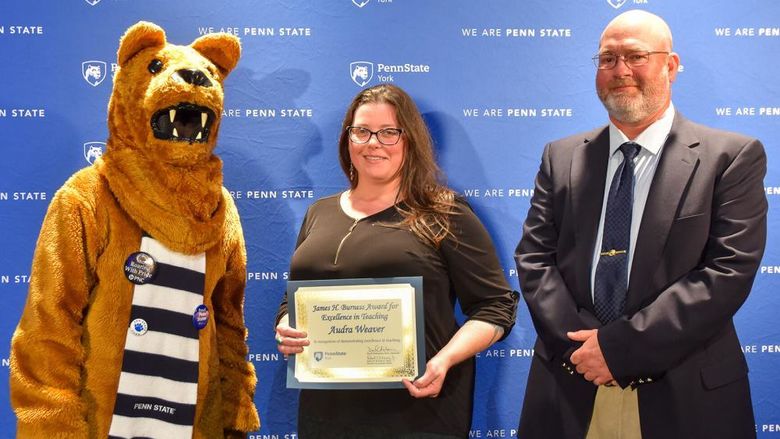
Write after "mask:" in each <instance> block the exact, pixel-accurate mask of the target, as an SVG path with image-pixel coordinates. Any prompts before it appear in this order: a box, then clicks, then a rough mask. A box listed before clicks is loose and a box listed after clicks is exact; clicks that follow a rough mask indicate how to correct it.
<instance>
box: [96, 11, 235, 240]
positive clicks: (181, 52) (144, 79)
mask: <svg viewBox="0 0 780 439" xmlns="http://www.w3.org/2000/svg"><path fill="white" fill-rule="evenodd" d="M240 56H241V46H240V44H239V42H238V38H236V37H235V36H233V35H228V34H224V33H219V34H209V35H204V36H202V37H200V38H198V39H196V40H195V41H193V43H192V44H190V45H189V46H177V45H173V44H169V43H168V42H167V41H166V39H165V32H164V31H163V30H162V29H161V28H160V27H159V26H157V25H155V24H152V23H147V22H140V23H137V24H135V25H133V26H131V27H130V28H129V29H128V30H127V32H125V35H124V36H123V37H122V40H121V41H120V43H119V51H118V53H117V61H118V64H119V71H118V72H117V73H116V76H115V77H114V89H113V92H112V93H111V102H110V103H109V105H108V130H109V133H108V141H107V142H106V152H105V154H104V155H103V156H102V157H101V158H99V159H97V160H96V161H95V165H94V166H95V167H96V168H97V169H98V172H100V173H101V174H102V175H103V176H105V178H106V179H107V181H108V184H109V186H110V188H111V192H113V194H114V195H115V196H116V198H117V200H119V203H120V204H121V206H122V207H123V209H124V210H125V211H126V212H127V214H128V215H129V216H130V217H131V218H132V219H133V220H134V221H135V222H136V223H137V224H138V225H139V226H140V227H141V229H142V230H143V231H144V232H146V233H148V234H150V235H151V236H153V237H154V238H155V239H157V240H159V241H161V242H162V243H164V244H165V245H166V246H168V247H169V248H171V249H173V250H176V251H179V252H184V253H196V252H200V251H203V250H204V249H207V248H209V247H210V246H212V245H214V244H215V243H216V242H217V241H218V240H219V239H220V237H221V236H222V227H223V224H224V219H225V200H224V198H223V197H224V196H225V194H224V193H223V188H222V161H221V160H220V159H219V157H217V156H216V155H215V154H214V153H213V151H214V147H215V146H216V141H217V132H218V131H219V125H220V116H221V115H222V106H223V97H224V95H223V90H222V86H223V82H224V80H225V77H226V76H227V75H228V73H230V71H231V70H233V68H234V67H235V66H236V63H237V62H238V59H239V57H240ZM227 196H229V195H227Z"/></svg>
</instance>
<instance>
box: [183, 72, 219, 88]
mask: <svg viewBox="0 0 780 439" xmlns="http://www.w3.org/2000/svg"><path fill="white" fill-rule="evenodd" d="M176 75H178V76H179V77H180V78H181V79H183V80H184V82H186V83H187V84H192V85H197V86H200V87H211V81H210V80H209V78H208V77H207V76H206V75H205V74H204V73H203V72H201V71H200V70H194V69H182V70H179V71H177V72H176Z"/></svg>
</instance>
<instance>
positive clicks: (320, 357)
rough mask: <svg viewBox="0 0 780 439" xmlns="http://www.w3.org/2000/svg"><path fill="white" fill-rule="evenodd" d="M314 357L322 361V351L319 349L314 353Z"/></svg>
mask: <svg viewBox="0 0 780 439" xmlns="http://www.w3.org/2000/svg"><path fill="white" fill-rule="evenodd" d="M314 359H315V360H317V361H322V352H320V351H317V352H315V353H314Z"/></svg>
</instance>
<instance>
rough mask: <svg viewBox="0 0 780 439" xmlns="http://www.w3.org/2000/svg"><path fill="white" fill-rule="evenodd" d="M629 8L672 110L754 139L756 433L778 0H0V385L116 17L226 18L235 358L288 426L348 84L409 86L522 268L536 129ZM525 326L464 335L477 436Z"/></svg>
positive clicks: (223, 141) (581, 113)
mask: <svg viewBox="0 0 780 439" xmlns="http://www.w3.org/2000/svg"><path fill="white" fill-rule="evenodd" d="M631 8H642V9H647V10H649V11H651V12H654V13H657V14H659V15H661V16H662V17H664V18H665V19H666V20H667V21H668V23H669V24H670V26H671V28H672V30H673V32H674V37H675V38H674V43H675V44H674V48H675V50H676V51H677V52H678V53H679V54H680V55H681V58H682V71H681V73H680V74H679V75H678V77H677V82H676V84H675V86H674V94H673V100H674V103H675V105H676V107H677V109H678V111H681V112H682V113H683V114H685V115H686V116H688V117H689V118H691V119H693V120H695V121H698V122H702V123H705V124H709V125H712V126H715V127H719V128H724V129H729V130H735V131H741V132H744V133H747V134H750V135H753V136H756V137H758V138H760V139H761V140H762V141H763V142H764V144H765V145H766V148H767V153H768V156H769V172H768V175H767V177H766V180H765V186H766V193H767V196H768V198H769V202H770V211H769V242H768V246H767V251H766V254H765V256H764V261H763V262H762V266H761V270H760V273H759V275H758V278H757V280H756V283H755V286H754V288H753V292H752V294H751V295H750V297H749V299H748V301H747V303H746V304H745V305H744V306H743V307H742V309H741V310H740V312H739V313H738V315H737V317H736V323H737V328H738V331H739V334H740V337H741V340H742V342H743V345H744V347H743V350H744V351H745V353H746V355H747V359H748V363H749V365H750V370H751V371H750V380H751V384H752V390H753V403H754V406H755V413H756V424H757V425H756V429H757V431H758V434H759V437H773V436H772V435H773V433H780V399H778V397H777V394H778V391H779V390H780V383H778V380H777V379H776V378H775V377H776V370H777V369H778V367H779V366H780V330H778V326H777V324H776V323H773V322H775V321H776V320H775V319H776V316H777V314H778V312H779V311H780V296H776V295H775V294H776V291H777V286H778V274H780V255H778V251H779V250H780V242H779V241H778V237H777V234H776V232H775V226H776V225H777V224H778V223H777V221H778V217H777V214H775V209H774V204H776V203H780V200H778V197H777V196H778V195H779V194H780V170H779V169H778V159H777V158H776V155H777V153H778V152H780V150H779V148H780V144H778V141H780V129H778V121H779V120H780V81H778V80H777V72H778V71H780V56H778V55H780V4H779V3H778V2H777V1H776V0H742V1H739V2H734V1H731V0H710V1H679V0H678V1H667V0H558V1H550V0H546V1H545V0H525V1H513V0H490V1H452V0H428V1H424V2H423V1H419V0H417V1H414V0H338V1H336V0H332V1H305V0H297V1H296V0H285V1H283V0H277V1H272V0H262V1H261V0H255V1H252V0H233V1H229V2H225V1H212V2H205V1H198V0H189V1H183V0H169V1H132V0H69V1H62V0H48V1H46V0H28V1H24V2H23V1H18V0H6V1H4V2H3V6H2V8H0V54H2V62H0V78H2V81H1V83H2V92H0V133H2V140H0V145H2V150H0V151H1V153H2V156H3V157H2V161H0V248H1V249H2V250H1V251H0V300H2V309H1V310H0V358H1V359H2V369H0V400H2V401H7V400H8V397H7V395H8V384H7V382H8V379H7V373H8V345H9V340H10V337H11V334H12V333H13V330H14V327H15V326H16V324H17V322H18V319H19V315H20V313H21V310H22V306H23V304H24V300H25V297H26V294H27V283H28V281H29V273H30V261H31V259H32V253H33V249H34V246H35V241H36V238H37V234H38V230H39V227H40V224H41V220H42V219H43V215H44V213H45V211H46V207H47V205H48V203H49V201H50V200H51V198H52V196H53V195H54V192H55V191H56V190H57V188H58V187H59V186H60V185H61V184H62V183H63V182H64V181H65V180H66V179H67V177H68V176H70V175H71V174H72V173H73V172H75V171H76V170H78V169H79V168H82V167H84V166H89V164H90V162H91V160H92V159H93V158H94V152H95V151H96V149H99V148H101V147H102V146H104V145H103V144H102V142H105V139H106V137H107V127H106V108H107V104H108V99H109V95H110V93H111V87H112V79H111V71H112V70H113V69H114V66H115V64H114V63H115V62H116V59H115V57H116V55H115V54H116V50H117V47H118V41H119V37H120V36H121V35H122V33H123V32H124V30H125V29H126V28H127V27H128V26H130V25H131V24H133V23H135V22H136V21H138V20H141V19H143V20H149V21H153V22H155V23H157V24H159V25H161V26H162V27H163V28H164V29H165V30H166V32H167V34H168V39H169V41H171V42H174V43H177V44H189V43H190V42H191V41H192V40H193V39H195V38H196V37H198V36H199V35H201V34H203V33H206V32H212V31H227V32H232V33H235V34H237V35H238V36H239V37H241V40H242V44H243V57H242V59H241V61H240V63H239V65H238V67H237V69H236V70H235V71H234V72H233V73H232V74H231V76H230V77H229V78H228V80H227V83H226V98H225V113H224V114H223V117H224V120H223V124H222V128H221V132H220V138H219V146H218V148H217V152H218V153H219V155H220V156H221V157H222V159H223V160H224V163H225V166H224V171H225V185H226V186H227V187H228V189H230V190H231V191H232V192H233V194H234V198H235V199H236V202H237V205H238V209H239V211H240V214H241V218H242V223H243V226H244V231H245V234H246V241H247V250H248V255H249V263H248V284H247V286H248V288H247V291H246V320H247V325H248V327H249V331H250V338H249V347H250V354H249V358H248V359H249V360H250V361H252V362H253V363H254V365H255V367H256V368H257V374H258V379H259V384H258V387H257V394H256V398H255V401H256V403H257V407H258V409H259V411H260V415H261V418H262V422H263V427H262V429H261V430H260V431H258V432H256V433H255V434H253V437H256V438H294V437H295V436H296V434H295V421H296V414H295V413H296V410H295V407H296V403H297V394H296V392H295V391H292V390H287V389H285V387H284V373H285V361H284V359H283V358H282V357H281V356H280V355H278V354H277V351H276V348H275V345H274V341H273V318H274V315H275V312H276V308H277V304H278V302H279V299H280V297H281V295H282V292H283V290H284V288H285V279H286V272H287V267H288V261H289V257H290V254H291V253H292V250H293V245H294V240H295V236H296V234H297V230H298V226H299V224H300V222H301V220H302V218H303V214H304V212H305V210H306V207H307V206H308V205H309V204H310V203H311V202H312V201H313V200H315V199H317V198H319V197H321V196H324V195H328V194H331V193H334V192H337V191H340V190H342V189H343V188H344V187H345V186H346V179H345V178H344V176H343V175H342V173H341V171H340V169H339V166H338V162H337V155H336V143H337V138H338V131H339V129H340V126H341V125H340V123H341V119H342V117H343V114H344V111H345V109H346V106H347V104H348V103H349V101H350V100H351V98H352V97H353V96H354V95H355V94H356V93H357V91H358V90H360V88H361V86H362V85H365V86H370V85H375V84H377V83H379V82H393V83H396V84H398V85H400V86H401V87H403V88H404V89H406V90H407V91H408V92H409V93H410V94H411V95H412V96H413V97H414V98H415V99H416V101H417V103H418V105H419V107H420V109H421V111H422V112H423V113H424V115H425V118H426V120H427V122H428V123H429V125H430V128H431V130H432V133H433V136H434V139H435V142H436V148H437V154H438V159H439V162H440V164H441V165H442V167H443V168H444V170H445V172H446V173H447V175H448V177H449V183H450V185H451V186H452V187H453V188H455V189H457V190H458V191H459V192H461V193H463V194H464V195H466V196H467V197H468V198H469V199H470V201H471V203H472V205H473V206H474V207H475V210H476V211H477V213H478V214H479V215H480V217H481V218H482V220H483V222H484V223H485V225H486V226H487V228H488V230H489V231H490V233H491V235H492V236H493V239H494V240H495V242H496V246H497V249H498V252H499V256H500V259H501V262H502V264H503V266H504V268H505V271H506V276H507V278H508V279H509V281H510V282H511V284H512V285H513V286H514V287H515V288H518V287H517V274H516V272H515V268H514V262H513V261H512V254H513V251H514V247H515V245H516V244H517V241H518V239H519V238H520V233H521V225H522V223H523V221H524V219H525V215H526V211H527V209H528V204H529V198H530V196H531V194H532V189H533V178H534V176H535V174H536V171H537V169H538V165H539V159H540V154H541V151H542V147H543V145H544V144H545V143H546V142H547V141H550V140H552V139H555V138H559V137H563V136H564V135H568V134H572V133H575V132H579V131H582V130H585V129H589V128H592V127H595V126H598V125H603V124H604V123H606V113H605V111H604V110H603V108H602V106H601V104H600V102H599V101H598V99H597V98H596V95H595V92H594V76H595V69H594V67H593V64H592V63H591V60H590V58H591V56H593V55H594V53H595V52H596V49H597V42H598V38H599V36H600V33H601V30H602V28H603V27H604V25H606V23H607V22H608V21H609V20H610V19H611V18H612V17H614V16H615V15H617V14H618V13H620V12H623V11H626V10H628V9H631ZM353 63H359V65H361V66H364V67H365V74H364V75H363V77H359V76H358V77H355V80H353V77H352V74H351V73H352V71H353V70H354V66H353ZM351 66H352V67H351ZM90 151H91V153H90ZM773 291H775V293H773ZM533 340H534V330H533V326H532V324H531V320H530V318H529V316H528V312H527V309H526V308H525V306H524V305H521V306H520V311H519V313H518V321H517V325H516V327H515V330H514V331H513V332H512V334H511V335H510V336H509V337H508V338H507V339H506V340H505V341H503V342H502V343H499V344H497V345H496V346H494V347H493V348H491V349H490V350H489V351H486V352H483V353H482V354H481V355H480V358H479V361H478V377H477V395H476V399H477V403H476V404H475V409H474V421H473V427H472V432H471V436H472V437H512V436H515V435H516V434H515V432H514V429H515V427H516V425H517V421H518V416H519V413H520V408H521V405H522V395H523V393H524V390H525V380H526V375H527V371H528V367H529V362H530V356H531V355H532V353H533V351H532V344H533ZM14 425H15V419H14V416H13V413H12V412H11V409H10V406H9V405H8V404H7V403H5V402H4V403H2V404H0V436H2V437H13V431H14Z"/></svg>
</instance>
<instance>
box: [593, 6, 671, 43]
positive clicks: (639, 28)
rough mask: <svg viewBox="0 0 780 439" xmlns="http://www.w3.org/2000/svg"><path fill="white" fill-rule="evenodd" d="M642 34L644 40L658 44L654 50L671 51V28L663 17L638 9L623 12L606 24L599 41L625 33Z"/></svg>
mask: <svg viewBox="0 0 780 439" xmlns="http://www.w3.org/2000/svg"><path fill="white" fill-rule="evenodd" d="M627 33H628V34H631V35H643V36H644V39H645V41H653V42H655V43H657V44H658V46H657V47H656V48H655V50H666V51H669V52H671V51H672V30H671V29H670V28H669V25H668V24H666V22H665V21H664V20H663V18H661V17H659V16H657V15H655V14H651V13H650V12H647V11H643V10H640V9H634V10H631V11H627V12H624V13H622V14H620V15H618V16H617V17H615V18H614V19H612V21H610V22H609V24H607V27H605V28H604V32H602V33H601V40H600V42H601V43H602V44H603V42H604V40H605V39H608V38H611V37H612V38H614V37H616V36H620V35H625V34H627Z"/></svg>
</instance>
